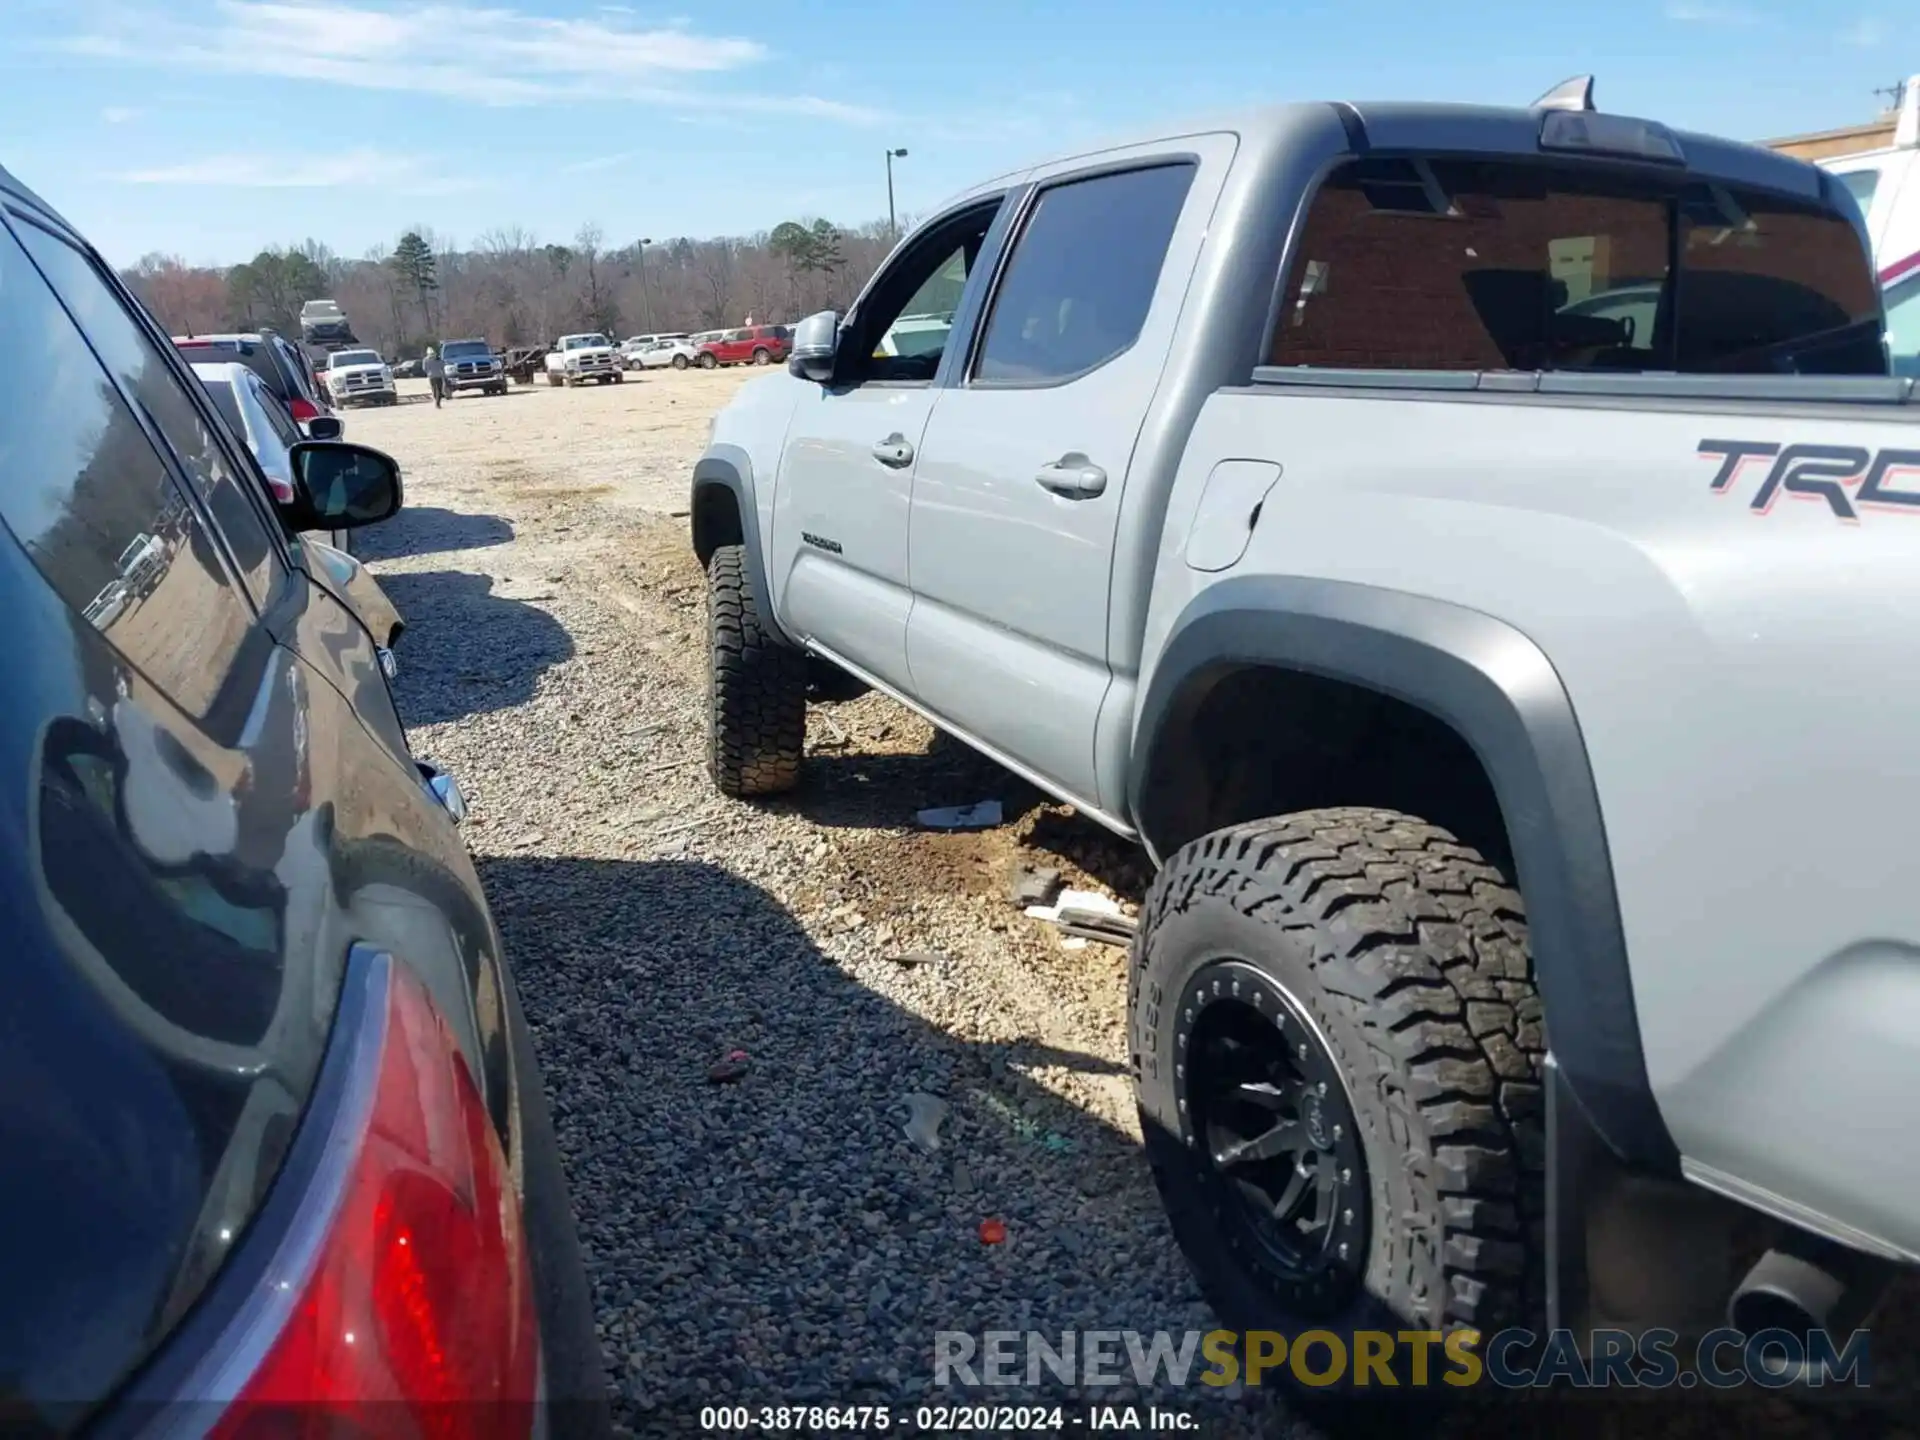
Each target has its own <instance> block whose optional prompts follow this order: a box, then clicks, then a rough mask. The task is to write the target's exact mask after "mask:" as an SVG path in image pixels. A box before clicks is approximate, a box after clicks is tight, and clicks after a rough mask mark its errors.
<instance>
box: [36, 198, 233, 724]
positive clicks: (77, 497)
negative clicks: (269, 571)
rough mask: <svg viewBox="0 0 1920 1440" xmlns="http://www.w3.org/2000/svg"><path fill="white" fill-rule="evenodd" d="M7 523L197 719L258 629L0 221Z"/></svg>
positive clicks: (82, 607) (65, 591)
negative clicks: (252, 629) (249, 635)
mask: <svg viewBox="0 0 1920 1440" xmlns="http://www.w3.org/2000/svg"><path fill="white" fill-rule="evenodd" d="M0 335H5V336H6V337H7V343H6V344H5V345H0V394H4V395H5V396H6V403H5V404H4V405H0V518H3V519H4V520H5V522H6V525H7V528H8V529H10V530H11V531H12V532H13V534H14V536H15V538H16V539H18V540H19V541H20V543H21V544H22V545H23V546H25V547H26V549H27V552H28V553H29V554H30V555H31V556H32V557H33V561H34V564H35V565H37V566H38V567H39V568H40V570H41V572H42V573H43V574H44V575H46V577H47V579H48V580H49V581H50V582H51V583H52V585H53V587H54V589H55V590H57V591H58V592H59V593H60V595H61V596H62V598H64V599H65V600H66V602H67V603H68V604H69V605H70V606H72V607H73V609H74V610H76V611H78V612H80V613H81V614H83V615H84V616H86V618H87V619H89V620H91V621H92V622H93V624H94V625H95V626H96V627H97V628H98V629H99V630H100V631H101V632H102V633H103V634H104V635H106V637H107V638H108V639H109V640H110V641H112V643H113V644H114V645H115V646H116V647H117V648H118V649H119V650H120V652H121V653H122V654H123V655H125V656H126V657H127V659H128V660H130V661H131V662H132V663H133V664H134V665H136V666H137V667H139V668H140V669H141V670H142V671H143V672H145V674H146V675H147V676H148V678H149V679H151V680H152V681H153V682H154V683H155V684H157V685H159V686H160V687H161V688H162V689H164V690H166V691H168V692H169V693H170V694H171V695H172V696H173V697H174V699H175V700H176V701H177V702H178V703H179V704H180V705H181V706H182V707H184V708H186V709H188V710H190V711H191V712H192V713H193V714H194V715H196V716H199V715H204V714H205V713H206V712H207V710H208V708H209V707H210V706H211V704H212V702H213V699H214V697H215V696H216V695H217V694H218V693H219V689H220V681H221V678H222V677H223V676H225V675H226V673H227V672H228V670H229V669H230V668H231V665H232V662H233V659H234V657H235V655H236V654H237V653H238V651H239V648H240V645H241V642H242V641H243V640H245V638H246V636H247V633H248V629H249V627H250V626H251V624H252V620H253V616H252V612H251V611H250V610H249V609H248V607H247V604H246V601H245V600H243V599H242V598H241V597H240V594H239V592H238V591H237V590H236V589H235V588H234V587H233V586H232V585H231V584H230V583H229V581H228V579H227V576H226V572H225V570H224V569H223V567H222V566H221V564H220V561H219V559H218V558H217V556H216V553H215V549H214V547H213V545H212V544H211V543H210V541H209V538H208V536H207V534H206V532H205V531H204V530H203V529H202V528H201V527H200V525H199V524H198V523H197V522H196V520H195V519H194V516H193V513H192V511H191V510H190V509H189V507H188V505H187V503H186V498H185V496H184V495H183V494H182V493H181V492H180V491H179V490H178V489H176V488H175V487H174V484H173V482H172V480H171V479H170V478H169V477H168V474H167V471H166V468H165V467H164V466H163V465H162V464H161V461H160V457H159V455H158V454H157V453H156V451H155V450H154V448H153V445H152V444H151V442H149V440H148V439H147V436H146V433H145V432H144V431H143V430H142V429H141V427H140V425H139V422H138V421H136V420H135V418H134V415H133V412H132V411H131V410H130V409H128V408H127V405H126V404H125V402H124V401H123V400H122V399H121V398H120V394H119V391H118V390H116V389H115V388H114V384H113V381H112V380H111V379H110V378H109V376H108V374H107V372H106V371H105V370H104V369H102V368H101V365H100V362H99V361H98V360H97V359H96V358H95V357H94V354H93V352H92V351H91V350H90V349H88V348H87V344H86V342H85V341H84V340H82V339H81V336H80V332H79V331H78V330H77V329H75V328H74V325H73V322H72V321H71V320H70V319H69V318H68V316H67V313H66V312H65V311H64V310H63V309H61V307H60V305H59V302H58V301H56V300H55V299H54V297H53V293H52V292H51V291H50V290H48V289H47V287H46V284H45V282H44V281H43V280H42V279H41V278H40V275H39V273H38V272H37V271H36V270H35V269H34V268H33V266H31V265H30V264H28V262H27V257H26V254H25V252H24V251H22V250H21V249H20V247H19V245H18V244H17V243H16V242H15V241H14V239H13V237H12V236H11V235H10V234H9V233H8V231H7V230H6V228H5V226H0Z"/></svg>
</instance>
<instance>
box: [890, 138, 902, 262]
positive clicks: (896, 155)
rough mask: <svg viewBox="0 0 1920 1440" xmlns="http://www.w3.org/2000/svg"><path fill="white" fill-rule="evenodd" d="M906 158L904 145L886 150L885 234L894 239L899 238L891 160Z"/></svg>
mask: <svg viewBox="0 0 1920 1440" xmlns="http://www.w3.org/2000/svg"><path fill="white" fill-rule="evenodd" d="M906 158H907V152H906V149H905V148H904V147H902V148H901V149H898V150H889V151H887V235H888V236H889V237H890V238H892V239H894V240H898V239H899V238H900V226H899V224H898V223H897V222H896V221H895V220H894V218H893V162H894V161H895V160H904V159H906Z"/></svg>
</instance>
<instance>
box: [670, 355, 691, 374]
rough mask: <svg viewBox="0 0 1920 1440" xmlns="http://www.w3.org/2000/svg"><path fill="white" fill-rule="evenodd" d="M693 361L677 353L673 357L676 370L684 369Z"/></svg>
mask: <svg viewBox="0 0 1920 1440" xmlns="http://www.w3.org/2000/svg"><path fill="white" fill-rule="evenodd" d="M692 363H693V362H692V361H690V360H688V359H687V357H686V356H684V355H676V356H674V357H673V368H674V369H676V370H684V369H686V368H687V366H688V365H690V364H692Z"/></svg>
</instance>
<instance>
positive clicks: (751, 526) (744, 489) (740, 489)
mask: <svg viewBox="0 0 1920 1440" xmlns="http://www.w3.org/2000/svg"><path fill="white" fill-rule="evenodd" d="M716 491H725V492H726V493H728V494H730V495H731V496H732V497H733V506H734V510H735V512H736V514H737V517H738V519H739V524H740V538H739V543H740V544H741V545H742V546H744V547H745V549H746V552H747V585H748V586H749V587H750V588H751V589H752V591H753V603H754V604H755V606H757V607H758V608H759V611H760V619H761V622H762V623H763V624H765V625H767V626H768V627H769V628H770V629H771V630H772V631H773V633H774V634H776V635H778V636H779V637H780V638H781V639H782V640H784V641H786V642H787V643H788V644H789V645H791V644H792V643H793V637H791V636H790V635H788V634H787V633H786V631H785V630H783V629H782V628H781V626H780V621H779V618H778V617H777V616H776V615H775V614H774V613H773V594H772V590H771V588H770V587H769V585H768V583H767V563H766V550H765V548H764V547H763V546H762V544H761V541H760V511H759V508H758V506H756V504H755V503H754V492H753V461H752V459H751V458H750V457H749V456H748V455H747V452H746V451H745V450H742V449H741V448H740V447H739V446H738V445H710V446H708V447H707V453H706V454H704V455H702V456H701V457H700V459H699V460H698V461H697V462H695V464H694V467H693V495H692V501H691V504H690V505H689V507H688V512H687V513H688V515H689V517H690V520H691V525H692V530H693V553H694V554H696V555H697V556H699V557H700V563H701V565H703V566H704V565H705V564H706V563H707V561H708V560H709V559H711V558H712V556H713V552H714V551H715V550H717V549H719V548H720V546H722V545H726V544H730V543H732V541H731V539H730V538H729V537H727V536H725V535H722V534H719V533H717V530H716V527H715V525H714V524H713V521H712V518H711V517H712V514H713V510H712V505H713V501H714V499H715V498H716V496H715V492H716Z"/></svg>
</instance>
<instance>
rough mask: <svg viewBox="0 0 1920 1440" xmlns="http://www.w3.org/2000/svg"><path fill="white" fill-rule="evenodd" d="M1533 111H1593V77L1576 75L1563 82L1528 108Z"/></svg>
mask: <svg viewBox="0 0 1920 1440" xmlns="http://www.w3.org/2000/svg"><path fill="white" fill-rule="evenodd" d="M1528 108H1529V109H1532V110H1591V109H1593V77H1592V76H1591V75H1575V76H1574V77H1573V78H1572V79H1571V80H1562V81H1561V82H1560V83H1559V84H1558V85H1556V86H1554V87H1553V88H1552V89H1551V90H1549V91H1547V93H1546V94H1544V95H1542V96H1541V97H1540V98H1539V99H1538V100H1536V101H1534V102H1533V104H1532V105H1531V106H1529V107H1528Z"/></svg>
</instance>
